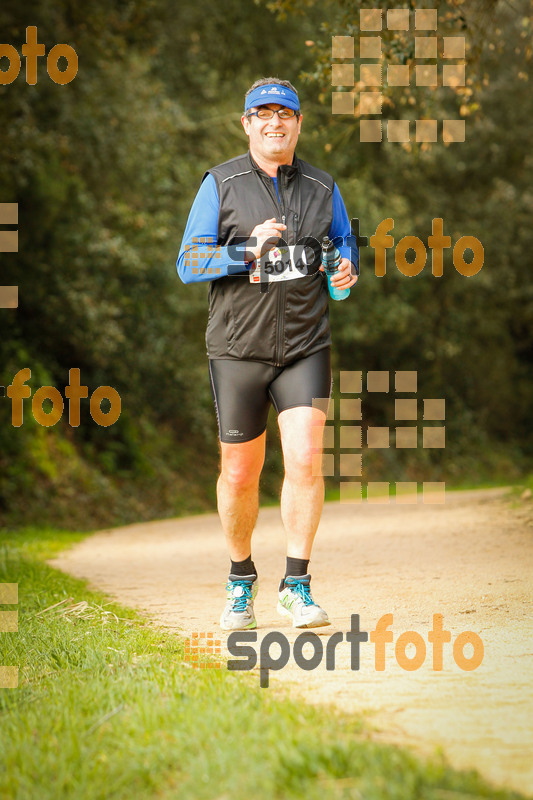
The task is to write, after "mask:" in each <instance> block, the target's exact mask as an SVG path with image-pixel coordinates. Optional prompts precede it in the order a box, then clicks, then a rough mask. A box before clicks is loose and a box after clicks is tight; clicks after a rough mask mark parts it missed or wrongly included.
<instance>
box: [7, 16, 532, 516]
mask: <svg viewBox="0 0 533 800" xmlns="http://www.w3.org/2000/svg"><path fill="white" fill-rule="evenodd" d="M400 5H402V4H400ZM465 5H466V4H465ZM358 10H359V5H355V6H354V4H353V3H347V2H344V1H341V0H336V1H335V2H331V3H328V4H327V6H326V7H322V6H319V5H318V4H316V3H314V2H308V0H291V2H287V1H286V0H276V2H271V3H268V4H266V5H265V4H263V3H242V2H241V0H230V1H229V2H227V3H224V4H223V5H220V4H216V3H214V2H213V0H199V2H197V3H194V4H181V5H178V6H176V4H174V3H171V2H170V0H138V1H137V2H135V3H124V2H121V1H120V0H114V2H111V3H109V2H107V0H106V2H104V0H92V2H91V3H88V4H85V5H83V6H82V5H79V4H78V5H76V4H74V5H73V4H72V3H70V2H67V0H62V1H61V2H54V3H52V2H51V0H44V2H39V3H37V2H35V0H34V1H33V2H29V3H25V4H23V5H19V6H16V5H15V4H13V3H11V4H3V5H2V8H1V9H0V29H1V30H3V31H4V32H5V35H4V40H5V41H8V42H10V43H12V44H13V45H14V46H15V47H16V48H17V49H18V50H19V52H20V47H21V45H22V43H23V42H24V41H25V27H26V26H27V25H28V24H32V25H36V26H37V29H38V40H39V41H40V42H43V43H44V44H45V47H46V51H47V52H48V51H49V50H50V48H51V47H52V46H53V45H54V44H56V43H58V42H65V43H68V44H70V45H71V46H73V47H74V48H75V49H76V51H77V53H78V56H79V71H78V75H77V76H76V78H75V79H74V80H73V81H72V82H71V83H70V84H67V85H65V86H59V85H57V84H55V83H53V82H52V81H51V80H50V79H49V77H48V76H47V74H46V69H45V60H44V59H43V58H41V59H39V61H38V81H37V84H36V85H34V86H29V85H27V84H26V82H25V80H24V66H23V68H22V70H21V73H20V75H19V77H18V78H17V79H16V80H15V81H14V82H13V83H12V84H10V85H5V86H0V102H1V104H2V117H3V122H4V124H3V125H2V126H0V145H1V148H2V161H1V162H0V185H1V186H2V196H1V198H0V201H1V202H16V203H18V205H19V226H18V227H19V239H20V252H19V253H18V255H14V254H1V256H0V257H1V259H2V284H3V285H4V284H5V285H12V284H13V285H18V286H19V298H20V305H19V308H18V309H17V311H16V312H13V311H11V310H0V315H1V318H2V337H1V341H0V383H1V384H2V385H3V386H7V385H9V384H10V383H11V380H12V378H13V375H14V374H15V373H16V372H17V371H18V370H19V369H21V368H23V367H29V368H30V369H31V370H32V378H31V381H30V382H29V384H30V386H31V388H32V393H34V392H35V390H36V389H37V388H38V387H40V386H43V385H44V386H46V385H49V386H54V387H56V388H57V389H58V390H59V391H60V392H61V393H62V394H64V387H65V386H66V385H67V383H68V374H69V369H71V368H73V367H76V368H79V369H80V370H81V382H82V383H83V384H85V385H87V386H88V390H89V395H90V394H92V392H93V391H94V390H95V389H96V388H97V387H99V386H102V385H103V386H106V385H109V386H112V387H113V388H115V389H116V390H117V391H118V392H119V394H120V396H121V400H122V414H121V417H120V419H119V421H118V422H117V423H115V425H114V426H112V427H111V428H100V427H99V426H97V425H96V424H95V423H94V422H93V420H92V419H91V417H90V414H89V401H88V400H83V401H82V413H81V424H80V426H79V428H71V427H70V426H69V425H68V417H67V410H65V412H64V415H63V419H62V420H61V421H60V423H58V425H57V426H55V427H54V428H49V429H46V430H45V429H43V428H41V427H40V426H39V425H37V424H36V423H35V422H34V420H33V418H32V414H31V401H30V400H25V401H24V403H25V406H24V407H25V416H24V425H23V426H22V427H21V428H16V429H15V428H13V427H12V426H11V424H10V403H9V401H5V400H4V401H3V402H0V518H2V519H4V520H8V521H9V520H10V521H11V522H15V521H21V520H23V519H25V520H28V519H31V518H32V515H33V518H37V517H38V518H39V519H53V518H55V519H56V520H61V522H62V524H69V525H80V526H82V527H83V526H86V525H88V524H93V525H96V524H107V523H112V522H119V521H120V520H128V521H129V520H131V519H134V518H135V516H136V515H137V516H140V517H142V518H147V517H150V516H156V515H157V516H166V515H168V514H172V513H176V512H177V511H179V510H188V511H190V510H198V509H201V508H205V507H207V506H209V507H212V504H213V500H214V488H213V485H214V478H215V474H216V469H217V457H218V455H217V446H216V425H215V418H214V413H213V409H212V401H211V394H210V388H209V383H208V377H207V369H206V362H205V346H204V329H205V324H206V316H207V311H206V305H207V303H206V287H205V286H200V285H197V286H183V285H182V284H181V283H180V281H179V279H178V278H177V275H176V270H175V260H176V257H177V253H178V249H179V245H180V240H181V235H182V233H183V229H184V227H185V221H186V217H187V214H188V211H189V208H190V205H191V203H192V200H193V198H194V195H195V193H196V191H197V188H198V185H199V183H200V181H201V178H202V175H203V173H204V171H205V170H206V168H208V167H209V166H210V165H212V164H215V163H219V162H221V161H223V160H225V159H227V158H230V157H232V156H234V155H236V154H238V153H239V152H242V151H243V150H244V149H245V147H246V139H245V137H244V134H243V132H242V129H241V126H240V114H241V100H242V96H243V95H244V92H245V90H246V88H247V87H248V86H249V85H250V84H251V83H252V81H253V80H255V79H256V78H257V77H258V76H259V75H261V74H266V75H268V74H277V75H279V76H285V77H289V78H290V79H292V80H294V81H296V82H298V79H299V78H300V81H299V87H300V93H301V97H302V102H303V106H304V124H303V129H302V130H303V132H302V139H301V146H299V154H300V155H301V156H302V157H304V158H306V159H308V160H310V161H312V162H314V163H316V164H317V165H318V166H321V167H323V168H325V169H327V170H329V171H330V172H331V173H332V174H333V175H334V176H335V178H336V180H337V181H338V183H339V185H340V187H341V190H342V192H343V196H344V198H345V202H346V205H347V208H348V211H349V214H350V216H352V217H358V218H359V219H361V231H362V233H363V234H366V235H371V234H372V233H373V232H374V230H375V227H376V225H377V224H378V223H379V222H380V221H381V219H383V218H385V217H388V216H391V217H393V218H394V223H395V224H394V237H395V241H396V243H397V242H398V240H399V238H400V237H401V236H404V235H407V234H412V235H417V236H420V237H421V238H422V240H423V241H427V236H428V235H429V233H430V231H431V219H432V218H433V217H442V218H443V219H444V224H445V233H447V234H449V235H450V236H452V241H453V242H455V241H456V240H457V238H459V236H461V235H466V234H470V235H473V236H477V237H478V238H479V239H480V240H481V241H482V243H483V246H484V248H485V266H484V267H483V270H482V272H481V273H479V274H478V275H477V276H475V277H473V278H468V279H467V278H463V277H461V276H460V275H458V274H457V273H456V272H455V270H454V269H453V267H452V265H451V254H450V252H449V251H447V253H446V255H445V275H444V277H443V278H440V279H436V278H433V277H432V276H431V275H430V273H429V265H428V266H426V269H425V270H424V272H423V273H422V274H421V275H419V276H418V277H417V278H412V279H408V278H405V277H404V276H401V275H400V274H399V273H398V272H397V271H396V270H395V267H394V264H393V256H392V252H389V265H388V273H387V276H386V277H385V278H382V279H378V278H376V277H375V276H374V275H373V265H372V263H371V253H372V251H369V250H366V251H363V253H362V274H361V279H360V281H359V284H358V286H357V287H356V289H354V290H353V297H352V299H351V300H350V301H349V303H346V304H342V305H341V307H335V308H333V309H332V313H331V317H332V326H333V332H334V341H335V365H336V368H337V369H364V370H367V369H390V370H394V369H417V370H418V372H419V396H425V397H432V396H437V397H438V396H442V395H443V394H445V396H446V399H447V421H446V424H447V434H448V436H447V448H446V451H445V457H444V458H442V459H440V460H439V459H437V461H436V462H431V464H429V465H428V464H427V463H426V461H427V454H423V453H419V454H418V456H419V458H418V460H417V462H416V463H413V458H412V454H404V456H405V458H404V460H403V462H402V463H401V464H398V465H397V466H398V469H400V468H401V469H404V470H406V471H407V472H409V473H413V472H420V471H421V470H425V469H426V468H427V467H428V466H429V467H430V468H431V469H432V470H433V469H434V470H435V471H436V472H438V471H439V470H440V471H441V473H442V474H443V475H444V474H446V475H447V476H448V477H449V478H457V479H459V478H464V477H465V476H466V474H468V475H469V476H470V477H472V474H471V473H472V472H474V473H475V472H476V469H478V471H479V472H480V474H481V473H482V472H483V474H484V475H485V477H489V475H488V473H490V471H491V470H495V471H496V472H498V471H499V472H501V471H502V466H505V468H507V464H508V463H509V462H510V461H511V462H512V463H514V464H515V467H514V469H516V470H520V469H521V468H522V463H523V459H524V458H527V457H530V456H531V452H532V438H531V424H530V413H529V409H530V408H531V405H532V401H533V388H532V382H531V367H532V360H533V339H532V335H533V334H532V331H533V293H532V289H531V286H532V285H533V282H532V280H531V259H530V258H529V253H530V252H531V249H532V245H533V242H532V241H531V239H532V234H531V225H530V224H529V221H530V218H531V210H532V197H531V190H530V186H531V156H530V154H529V146H528V140H527V136H526V131H527V129H528V128H527V126H528V121H529V118H530V115H531V93H528V92H527V86H528V82H527V81H528V73H529V63H530V57H531V52H530V50H528V49H527V48H528V43H529V39H530V33H531V27H530V20H529V18H528V16H527V13H526V12H527V6H526V5H525V4H518V6H513V7H509V6H507V5H506V4H503V3H496V4H494V3H486V4H481V5H479V6H476V7H475V8H474V7H472V8H470V7H469V8H468V9H466V10H464V11H463V6H462V5H461V4H460V3H455V4H454V3H452V4H450V5H449V6H446V9H444V7H443V9H442V15H443V19H444V16H445V15H447V18H446V21H445V22H446V25H448V26H450V30H452V29H453V28H454V26H456V27H457V25H459V28H460V29H461V30H462V27H461V26H462V25H463V22H461V20H460V19H459V18H458V15H460V14H463V15H464V16H465V20H466V22H465V23H464V24H466V28H465V32H466V35H467V36H468V37H469V41H470V43H471V44H470V49H469V59H470V61H469V64H468V66H467V74H468V75H469V80H470V79H471V82H470V83H468V84H467V86H466V87H465V90H464V92H463V93H462V94H461V93H460V92H459V93H455V94H454V93H453V92H450V93H445V92H438V93H434V94H432V95H431V96H426V95H424V96H422V95H416V99H415V103H422V106H421V107H422V108H426V109H427V110H429V108H430V107H431V111H432V113H433V112H434V113H435V114H437V115H438V116H439V117H442V116H451V117H456V116H457V115H458V114H459V113H461V114H465V115H467V140H466V142H465V143H463V144H455V145H450V146H444V145H442V144H437V145H434V146H432V147H429V146H425V145H422V146H418V145H415V144H409V145H406V146H405V147H402V146H400V145H397V144H388V143H386V142H384V143H382V144H376V145H373V144H361V143H360V142H359V136H358V126H357V124H356V121H355V120H354V119H350V118H341V117H334V116H332V115H331V113H330V101H329V92H330V90H331V87H330V85H329V84H330V77H329V64H330V45H331V35H332V34H353V33H357V25H358ZM273 12H274V13H273ZM406 41H407V40H406ZM386 45H387V47H386V57H387V59H390V58H392V57H394V58H396V57H398V58H400V57H402V58H403V57H405V58H408V53H407V52H403V51H402V52H400V51H401V50H402V48H403V49H404V50H405V48H406V47H407V44H406V43H405V42H404V41H403V39H401V37H400V38H399V37H390V36H389V37H388V38H387V41H386ZM394 48H396V50H398V48H399V50H398V53H396V55H394V52H393V51H394ZM430 94H431V93H430ZM413 96H414V95H413ZM389 100H390V103H389V105H387V109H388V110H387V111H386V115H387V114H388V115H389V116H398V115H402V114H403V113H404V112H405V114H407V115H408V116H409V115H411V116H412V115H413V114H414V111H413V106H412V105H411V103H410V100H409V94H408V93H405V92H402V93H400V94H396V95H391V96H390V98H389ZM404 101H405V102H404ZM423 103H427V104H431V106H429V105H428V106H424V105H423ZM417 108H418V106H417ZM402 109H403V110H402ZM367 407H368V414H369V418H375V419H378V418H382V419H385V418H386V417H387V413H388V412H387V411H386V409H384V408H383V407H381V406H380V405H379V402H377V403H376V402H374V399H373V398H368V402H367ZM384 424H385V423H384ZM387 424H388V423H387ZM274 430H275V426H274V425H272V427H271V431H272V432H273V431H274ZM440 455H441V456H442V454H440ZM369 463H370V462H369ZM390 466H391V465H390V464H389V465H387V463H385V462H383V461H381V462H380V461H379V459H378V460H377V461H375V463H374V466H373V467H372V469H373V470H375V474H374V475H373V477H375V478H378V477H382V478H384V479H386V478H387V477H388V476H387V475H386V474H385V473H386V471H387V469H389V467H390ZM281 472H282V465H281V457H280V455H279V453H277V452H272V453H270V454H269V456H268V462H267V469H266V472H265V480H264V484H263V489H264V492H265V496H266V497H267V498H268V497H270V498H272V497H273V496H275V495H276V493H277V490H278V488H279V481H280V478H281ZM95 496H98V497H99V498H100V499H99V502H97V503H95V502H94V498H95ZM54 515H55V516H54Z"/></svg>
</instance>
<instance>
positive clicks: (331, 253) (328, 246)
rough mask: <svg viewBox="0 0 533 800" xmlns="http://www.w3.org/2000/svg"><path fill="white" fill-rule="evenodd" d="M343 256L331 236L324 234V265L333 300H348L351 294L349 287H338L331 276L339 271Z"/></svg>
mask: <svg viewBox="0 0 533 800" xmlns="http://www.w3.org/2000/svg"><path fill="white" fill-rule="evenodd" d="M341 260H342V256H341V254H340V253H339V251H338V250H337V248H336V247H335V245H334V244H333V242H332V241H331V239H330V238H329V236H324V238H323V239H322V266H323V267H324V272H325V273H326V277H327V279H328V289H329V296H330V297H331V299H332V300H346V298H347V297H349V296H350V290H349V289H337V288H336V287H335V286H333V284H332V283H331V278H332V276H333V275H335V273H336V272H337V270H338V268H339V264H340V263H341Z"/></svg>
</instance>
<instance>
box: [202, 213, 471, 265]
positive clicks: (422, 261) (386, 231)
mask: <svg viewBox="0 0 533 800" xmlns="http://www.w3.org/2000/svg"><path fill="white" fill-rule="evenodd" d="M351 230H352V233H351V234H350V235H349V236H347V237H345V238H344V239H343V238H342V237H340V236H338V237H336V238H335V239H333V244H334V245H335V246H336V247H339V246H346V247H350V248H353V249H355V248H354V245H356V244H357V246H358V248H359V250H361V248H363V247H368V238H367V237H366V236H361V235H358V231H359V219H357V218H353V219H352V220H351ZM393 230H394V220H393V219H392V217H388V218H387V219H384V220H382V221H381V222H380V223H379V225H378V226H377V228H376V232H375V233H374V234H373V235H372V236H371V237H370V247H371V248H372V249H373V250H374V274H375V275H376V277H378V278H383V277H384V276H385V275H386V272H387V250H392V248H393V247H394V237H393V236H392V231H393ZM353 231H356V232H357V233H355V234H354V233H353ZM256 244H257V240H256V239H255V237H252V238H250V239H249V240H248V241H247V242H246V246H245V245H244V244H243V243H240V244H232V245H229V246H228V247H227V252H228V255H229V258H230V259H231V260H232V261H235V262H236V267H235V272H237V273H241V274H242V262H243V260H245V252H246V249H249V248H251V247H255V245H256ZM204 246H205V247H206V249H207V255H209V256H215V257H216V258H218V257H219V256H218V255H217V251H218V252H220V250H221V247H220V245H216V244H215V243H214V242H212V243H210V244H209V243H206V244H205V245H204ZM280 247H287V242H286V241H285V240H284V239H283V237H280V238H279V239H278V240H277V242H276V248H280ZM451 247H452V239H451V236H445V235H444V223H443V220H442V219H441V218H438V217H437V218H435V219H433V220H432V222H431V234H430V235H429V236H428V238H427V248H429V250H431V274H432V275H433V277H435V278H441V277H442V276H443V274H444V251H445V250H448V249H450V248H451ZM427 248H426V245H425V244H424V242H423V241H422V239H420V238H419V237H418V236H403V237H402V238H401V239H400V240H399V242H398V244H397V245H396V247H395V249H394V261H395V264H396V267H397V268H398V270H399V271H400V272H401V273H402V275H405V276H406V277H408V278H413V277H415V276H416V275H419V274H420V273H421V272H422V270H423V269H424V267H425V266H426V262H427ZM304 251H306V252H305V254H304ZM308 251H312V253H313V260H312V261H311V262H310V261H309V256H308V255H307V253H308ZM409 251H413V253H414V257H412V256H411V255H410V256H409V257H410V260H407V254H408V253H409ZM467 252H470V253H471V259H470V260H469V261H467V260H466V259H465V253H467ZM195 253H198V254H200V258H202V257H203V250H202V248H201V247H199V246H198V244H194V243H193V246H192V247H191V250H190V255H194V254H195ZM296 258H300V259H302V260H303V263H304V265H305V271H307V268H308V267H315V266H316V267H318V266H320V263H321V243H320V242H319V241H318V240H317V239H315V238H314V237H313V236H304V237H302V238H301V239H299V240H298V242H297V243H296V246H295V259H296ZM452 262H453V266H454V267H455V269H456V270H457V272H458V273H459V274H460V275H463V276H464V277H465V278H470V277H472V276H473V275H477V273H478V272H479V271H480V269H481V268H482V267H483V264H484V263H485V251H484V248H483V245H482V244H481V242H480V241H479V239H477V238H476V237H475V236H461V237H460V238H459V239H458V240H457V241H456V242H455V244H454V245H453V250H452ZM230 274H231V271H230ZM245 277H246V276H245ZM265 277H266V279H268V275H266V276H265Z"/></svg>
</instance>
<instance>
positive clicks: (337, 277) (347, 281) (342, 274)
mask: <svg viewBox="0 0 533 800" xmlns="http://www.w3.org/2000/svg"><path fill="white" fill-rule="evenodd" d="M320 269H321V270H322V272H324V267H322V266H321V267H320ZM358 277H359V276H358V275H357V273H356V271H355V267H354V265H353V264H352V262H351V261H349V260H348V259H347V258H343V259H341V263H340V264H339V268H338V270H337V272H336V273H335V274H334V275H332V276H331V283H332V284H333V286H335V288H336V289H349V288H350V286H353V285H354V284H356V283H357V278H358Z"/></svg>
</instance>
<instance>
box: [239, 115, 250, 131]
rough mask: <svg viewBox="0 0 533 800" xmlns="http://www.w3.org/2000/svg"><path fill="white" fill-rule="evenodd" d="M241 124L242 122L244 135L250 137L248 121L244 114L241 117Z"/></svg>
mask: <svg viewBox="0 0 533 800" xmlns="http://www.w3.org/2000/svg"><path fill="white" fill-rule="evenodd" d="M241 122H242V127H243V128H244V132H245V134H246V135H247V136H249V135H250V120H249V119H248V117H247V116H246V114H243V115H242V117H241Z"/></svg>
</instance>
